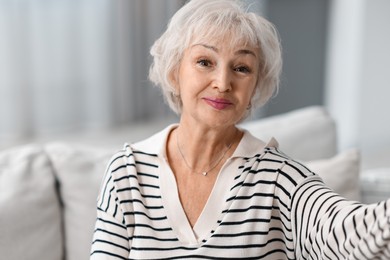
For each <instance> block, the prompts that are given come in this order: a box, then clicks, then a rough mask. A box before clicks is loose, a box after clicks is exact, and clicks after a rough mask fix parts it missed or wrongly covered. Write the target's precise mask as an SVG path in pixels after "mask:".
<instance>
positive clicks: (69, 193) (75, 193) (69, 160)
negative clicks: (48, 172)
mask: <svg viewBox="0 0 390 260" xmlns="http://www.w3.org/2000/svg"><path fill="white" fill-rule="evenodd" d="M45 149H46V151H47V153H48V154H49V155H50V158H51V160H52V163H53V167H54V169H55V174H56V176H57V178H58V180H59V182H60V187H59V192H60V194H61V198H62V201H63V204H64V212H63V214H64V226H65V244H66V248H65V250H66V259H67V260H83V259H89V253H90V249H91V241H92V236H93V230H94V226H95V221H96V199H97V196H98V192H99V188H100V184H101V181H102V178H103V175H104V171H105V168H106V166H107V164H108V161H109V159H110V158H111V156H112V155H113V153H114V152H115V151H112V150H111V149H110V150H105V149H101V148H95V147H93V146H82V145H73V144H70V143H67V144H66V143H49V144H47V145H46V146H45Z"/></svg>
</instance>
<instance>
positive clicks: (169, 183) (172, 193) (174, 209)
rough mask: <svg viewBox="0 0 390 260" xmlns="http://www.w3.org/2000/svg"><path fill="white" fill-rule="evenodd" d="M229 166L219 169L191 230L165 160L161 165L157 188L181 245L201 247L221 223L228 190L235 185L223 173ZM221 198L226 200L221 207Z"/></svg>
mask: <svg viewBox="0 0 390 260" xmlns="http://www.w3.org/2000/svg"><path fill="white" fill-rule="evenodd" d="M231 163H234V162H233V161H232V159H228V160H227V161H226V163H225V164H224V165H223V166H222V168H221V170H220V172H219V174H218V176H217V179H216V180H215V183H214V185H213V188H212V190H211V192H210V195H209V197H208V199H207V201H206V203H205V205H204V207H203V209H202V211H201V213H200V215H199V217H198V219H197V220H196V222H195V225H194V226H193V227H192V226H191V224H190V222H189V220H188V218H187V215H186V213H185V211H184V208H183V205H182V203H181V201H180V197H179V192H178V187H177V183H176V180H175V176H174V174H173V172H172V169H171V168H170V166H169V164H168V162H167V160H166V159H164V161H163V162H162V165H161V166H162V167H161V170H160V184H161V194H162V200H163V204H164V207H165V208H166V211H167V212H166V214H167V219H168V221H169V222H170V224H171V227H172V229H173V231H174V232H175V233H176V235H177V237H178V239H179V241H181V242H182V243H183V244H185V245H188V246H196V247H198V246H200V245H201V244H202V243H203V241H204V240H207V238H208V236H210V235H211V234H212V231H213V230H214V229H215V228H216V226H217V225H218V221H219V220H221V219H220V218H221V217H222V215H223V213H222V212H223V210H224V209H225V208H226V198H227V196H228V195H229V193H230V191H229V188H230V187H232V186H233V183H234V175H233V174H229V172H226V170H224V169H226V168H227V167H228V166H230V164H231ZM236 163H238V162H236ZM237 168H238V166H237ZM221 198H225V199H224V200H223V203H221Z"/></svg>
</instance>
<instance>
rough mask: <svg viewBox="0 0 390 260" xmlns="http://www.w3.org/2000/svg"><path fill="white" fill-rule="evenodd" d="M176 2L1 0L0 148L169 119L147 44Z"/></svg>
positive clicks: (164, 24)
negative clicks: (151, 77)
mask: <svg viewBox="0 0 390 260" xmlns="http://www.w3.org/2000/svg"><path fill="white" fill-rule="evenodd" d="M183 4H184V1H182V0H158V1H154V0H0V146H1V145H4V144H5V145H6V144H7V143H12V142H13V141H15V140H20V139H23V138H34V137H35V136H43V135H47V134H52V133H64V132H74V131H80V130H83V131H85V130H89V129H100V128H111V127H115V126H120V125H124V124H129V123H131V122H134V121H137V120H138V121H139V120H153V119H156V118H160V119H161V118H164V117H171V116H172V114H171V112H170V111H169V109H168V108H167V106H166V105H165V104H164V102H163V99H162V96H161V93H160V90H159V89H157V88H155V87H153V86H152V84H151V83H150V82H149V81H148V70H149V65H150V62H151V58H150V55H149V49H150V46H151V45H152V43H153V41H154V40H155V39H157V37H158V36H159V35H160V34H161V33H162V32H163V31H164V29H165V27H166V23H167V21H168V19H169V18H170V17H171V16H172V14H173V13H174V12H175V11H176V10H177V9H179V8H180V6H181V5H183Z"/></svg>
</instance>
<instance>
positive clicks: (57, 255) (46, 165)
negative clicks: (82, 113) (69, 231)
mask: <svg viewBox="0 0 390 260" xmlns="http://www.w3.org/2000/svg"><path fill="white" fill-rule="evenodd" d="M55 186H56V181H55V178H54V175H53V172H52V167H51V163H50V161H49V159H48V157H47V155H46V154H45V153H44V151H43V149H42V148H41V147H39V146H37V145H26V146H23V147H18V148H13V149H10V150H4V151H2V152H0V255H1V256H0V258H1V259H7V260H20V259H39V260H45V259H47V260H56V259H58V260H62V259H63V237H62V234H63V233H62V223H61V213H60V212H61V210H60V203H59V199H58V196H57V192H56V188H55Z"/></svg>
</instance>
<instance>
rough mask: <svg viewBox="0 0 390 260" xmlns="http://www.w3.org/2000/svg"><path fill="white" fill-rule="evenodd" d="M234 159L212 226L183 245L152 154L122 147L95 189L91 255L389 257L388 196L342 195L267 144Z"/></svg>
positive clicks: (389, 216)
mask: <svg viewBox="0 0 390 260" xmlns="http://www.w3.org/2000/svg"><path fill="white" fill-rule="evenodd" d="M239 160H241V164H240V166H239V167H238V168H236V169H231V171H232V174H231V176H232V178H234V181H233V185H232V187H226V188H227V189H229V196H227V197H226V198H225V199H224V200H225V204H224V205H225V206H226V207H225V208H224V209H223V211H222V214H221V219H219V220H218V222H217V223H215V224H216V225H215V227H216V228H215V229H213V230H210V234H209V236H208V237H206V238H204V239H203V241H202V243H201V244H200V245H188V244H185V243H183V241H180V239H179V238H178V236H177V235H176V234H175V232H174V230H173V228H172V225H171V224H172V223H170V221H169V219H168V217H167V214H166V211H165V207H164V206H166V205H164V204H163V200H162V194H161V190H160V181H159V179H160V178H164V176H160V175H159V171H158V169H159V167H160V164H161V160H159V157H158V155H157V154H150V153H145V152H141V151H137V150H134V151H133V149H132V148H131V147H130V146H126V147H125V150H123V151H121V152H119V153H118V154H117V155H116V156H114V157H113V159H112V160H111V163H110V165H109V167H108V170H107V174H106V176H105V179H104V182H103V185H102V188H101V194H100V196H99V200H98V211H97V213H98V218H97V221H96V229H95V234H94V240H93V243H92V250H91V259H182V258H193V259H332V260H333V259H390V210H389V206H390V205H389V201H385V202H382V203H379V204H375V205H361V204H359V203H357V202H351V201H347V200H345V199H344V198H342V197H340V196H339V195H337V194H335V193H334V192H333V191H331V190H330V189H329V188H327V187H326V186H325V185H324V184H323V183H322V181H321V179H320V178H319V177H318V176H316V175H315V174H313V173H312V172H310V171H309V170H308V169H307V168H306V167H305V166H303V165H301V164H299V163H297V162H295V161H293V160H291V159H289V158H288V157H287V156H285V155H284V154H282V153H280V152H279V151H278V150H277V149H276V148H273V147H269V148H266V149H264V150H262V151H261V152H259V153H258V154H256V155H255V156H252V157H245V158H244V157H242V158H239ZM221 202H223V201H221Z"/></svg>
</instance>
